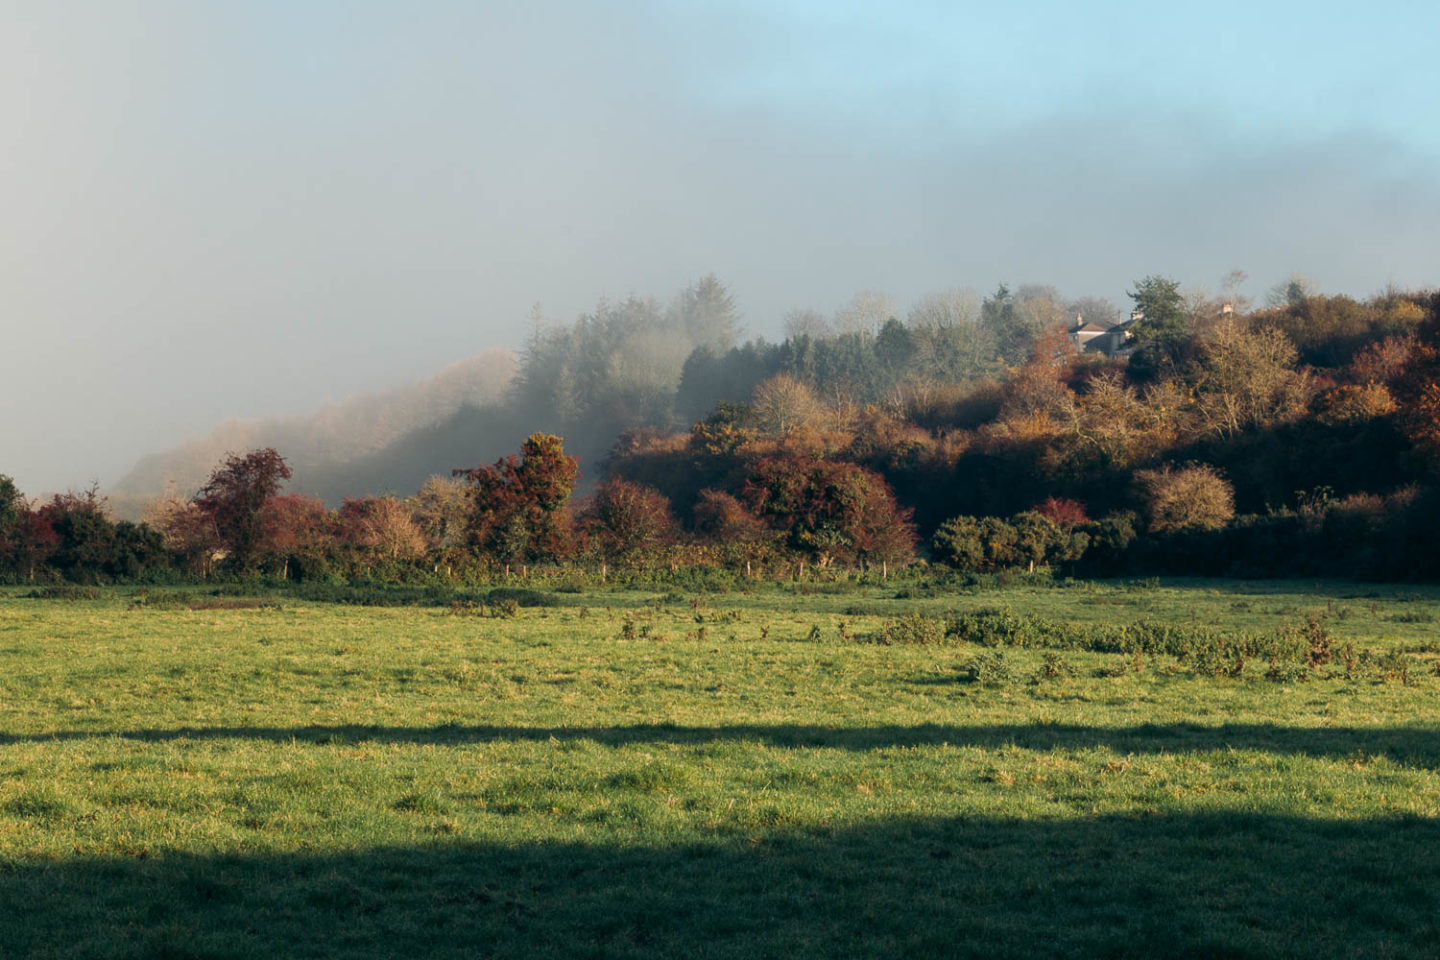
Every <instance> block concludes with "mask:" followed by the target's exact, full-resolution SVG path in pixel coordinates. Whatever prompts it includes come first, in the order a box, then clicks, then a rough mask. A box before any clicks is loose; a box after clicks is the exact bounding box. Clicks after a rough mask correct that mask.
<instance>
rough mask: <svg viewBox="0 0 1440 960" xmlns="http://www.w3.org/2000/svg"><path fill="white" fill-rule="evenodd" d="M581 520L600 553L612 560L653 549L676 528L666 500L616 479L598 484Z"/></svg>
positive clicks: (645, 489) (646, 489) (649, 491)
mask: <svg viewBox="0 0 1440 960" xmlns="http://www.w3.org/2000/svg"><path fill="white" fill-rule="evenodd" d="M582 520H583V523H584V526H585V529H586V531H587V532H588V533H589V534H590V536H591V537H592V538H593V539H594V541H595V543H596V544H597V545H598V546H599V547H600V549H601V551H602V552H603V553H604V554H605V555H606V556H608V557H612V558H615V559H625V558H630V557H634V556H635V555H637V554H639V553H641V552H643V551H645V550H653V549H655V548H656V547H659V546H661V545H662V544H664V543H665V542H667V541H668V540H670V539H671V538H672V537H673V536H674V533H675V529H676V528H675V517H674V516H673V515H672V514H671V512H670V501H669V500H667V499H665V497H663V496H662V495H661V494H660V493H659V492H658V491H656V490H654V489H652V488H650V487H646V486H642V485H641V484H638V483H631V482H630V481H628V480H620V479H616V478H611V479H608V480H606V481H605V482H603V483H601V484H600V486H599V487H598V488H597V489H596V491H595V496H594V498H593V499H592V500H591V501H590V504H589V506H588V508H587V509H586V511H585V513H584V516H583V518H582Z"/></svg>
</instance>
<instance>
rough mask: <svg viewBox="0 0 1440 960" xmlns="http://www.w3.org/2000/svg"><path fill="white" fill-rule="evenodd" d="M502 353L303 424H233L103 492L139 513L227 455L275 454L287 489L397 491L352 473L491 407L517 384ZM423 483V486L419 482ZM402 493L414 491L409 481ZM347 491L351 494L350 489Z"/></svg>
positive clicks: (141, 466)
mask: <svg viewBox="0 0 1440 960" xmlns="http://www.w3.org/2000/svg"><path fill="white" fill-rule="evenodd" d="M515 370H516V360H515V356H514V354H512V353H510V352H509V351H507V350H487V351H485V352H483V353H479V354H476V355H475V356H473V357H470V358H468V359H466V360H462V361H460V362H458V363H454V364H451V365H450V366H448V367H445V368H444V369H443V370H441V371H439V372H438V373H436V374H434V375H433V376H431V377H428V378H426V379H424V380H421V381H419V382H417V383H412V384H408V385H406V386H401V387H395V388H391V389H388V390H381V391H377V392H375V393H369V394H361V395H359V396H356V397H351V398H349V399H347V400H343V401H340V402H337V403H332V404H327V405H326V406H324V407H322V408H321V409H319V410H317V411H315V412H313V413H310V414H305V415H302V416H296V417H285V418H275V419H268V420H231V421H227V422H226V423H223V424H221V425H220V426H218V427H216V428H215V429H214V430H213V431H212V432H211V433H209V434H208V435H206V436H204V437H201V438H199V439H195V440H191V441H189V442H187V443H184V444H182V445H180V446H178V447H175V448H174V449H171V450H166V451H164V452H161V453H154V454H150V455H148V456H145V457H143V458H141V460H140V461H139V462H138V463H137V464H136V465H135V468H134V469H133V470H131V471H130V473H128V474H127V475H126V476H125V477H124V478H123V479H122V480H120V482H119V483H117V484H115V486H114V487H113V488H111V489H110V490H109V491H107V492H108V494H109V497H110V503H111V505H112V507H113V508H114V509H115V510H116V512H117V513H119V514H122V515H123V514H127V513H132V512H138V508H139V507H140V505H142V504H143V503H144V502H145V501H147V500H149V499H151V498H153V497H156V496H159V495H161V494H163V493H165V492H167V491H170V490H173V491H175V492H177V493H179V494H181V495H187V496H188V495H189V494H191V493H193V492H194V491H195V490H196V489H198V488H199V487H200V486H201V485H202V484H203V483H204V482H205V480H206V478H207V477H208V476H209V474H210V471H211V470H212V469H213V468H214V466H215V464H216V463H217V462H218V461H219V460H220V459H222V458H223V457H224V456H225V455H226V454H227V453H230V452H232V451H234V452H238V451H245V450H252V449H255V448H257V447H274V448H275V449H276V450H279V451H280V452H281V453H282V454H283V455H284V456H285V457H286V459H287V460H288V461H289V463H290V466H291V468H292V469H293V470H294V471H295V478H294V481H293V482H292V484H291V488H292V489H294V490H298V491H305V492H312V493H316V494H318V495H321V496H324V497H325V498H326V499H329V500H338V499H340V498H341V497H343V496H346V495H351V494H362V493H368V492H372V491H371V486H370V485H371V484H374V485H377V486H376V488H377V489H382V488H384V487H386V486H388V485H392V484H394V485H397V486H398V485H399V483H398V478H390V477H388V476H384V475H383V474H384V471H383V470H382V471H378V472H377V471H375V470H363V471H357V472H355V473H351V472H350V471H347V470H345V469H342V468H343V467H345V466H346V465H348V464H356V463H362V462H367V461H369V460H371V459H372V458H374V457H375V455H376V454H377V453H379V452H380V451H382V450H385V449H386V448H387V447H390V446H391V445H392V444H395V443H396V442H397V441H399V440H400V439H401V438H403V437H406V436H408V435H410V434H414V433H417V432H423V431H426V430H427V429H431V428H434V427H437V426H438V425H440V424H442V423H445V422H447V421H449V420H450V419H451V418H453V417H454V416H455V415H456V414H457V413H458V412H459V411H460V410H461V409H463V408H478V407H482V406H485V405H487V404H493V403H496V402H497V401H498V400H499V399H500V397H501V396H502V394H503V393H504V391H505V389H506V388H507V387H508V386H509V384H510V382H511V380H512V379H513V378H514V376H515ZM422 479H423V478H422ZM404 483H405V484H406V486H405V487H404V488H405V489H409V488H410V487H412V486H413V484H411V483H410V479H409V477H408V475H407V476H406V477H405V478H404ZM352 487H353V489H352Z"/></svg>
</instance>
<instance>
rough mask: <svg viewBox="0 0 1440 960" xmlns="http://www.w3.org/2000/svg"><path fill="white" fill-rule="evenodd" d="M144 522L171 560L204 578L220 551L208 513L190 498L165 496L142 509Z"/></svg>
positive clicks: (192, 573)
mask: <svg viewBox="0 0 1440 960" xmlns="http://www.w3.org/2000/svg"><path fill="white" fill-rule="evenodd" d="M144 522H145V523H146V524H148V525H149V526H150V527H151V528H152V529H154V530H158V531H159V532H160V535H161V537H162V540H163V542H164V545H165V549H166V550H168V551H169V552H170V554H171V556H172V557H173V558H174V562H175V563H177V564H179V566H180V567H181V568H182V569H183V570H184V571H185V572H187V573H189V574H190V575H192V576H198V577H200V578H202V579H203V578H206V577H208V576H210V573H211V571H212V570H213V569H214V566H215V562H216V560H217V559H218V558H219V556H220V555H221V554H222V553H223V551H222V550H221V545H220V535H219V533H218V532H217V531H216V530H215V523H214V520H213V519H212V518H211V516H210V515H209V514H208V513H206V512H205V511H204V510H202V509H201V508H200V507H199V506H198V505H197V504H196V503H195V502H194V501H193V500H182V499H181V498H179V497H176V496H173V495H172V496H165V497H161V498H160V499H158V500H156V501H155V502H154V503H152V504H150V506H149V507H148V508H146V510H145V516H144Z"/></svg>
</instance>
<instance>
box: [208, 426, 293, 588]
mask: <svg viewBox="0 0 1440 960" xmlns="http://www.w3.org/2000/svg"><path fill="white" fill-rule="evenodd" d="M289 479H290V467H289V466H288V465H287V464H286V463H285V458H284V457H282V456H280V454H278V453H276V452H275V449H274V448H273V447H266V448H265V449H263V450H252V451H250V452H249V453H247V454H244V455H243V456H242V455H240V454H234V453H232V454H231V455H230V456H228V457H226V458H225V461H224V462H223V463H221V464H220V466H218V467H216V468H215V472H214V473H212V474H210V480H209V481H208V482H207V483H206V484H205V486H203V487H201V488H200V492H199V493H198V494H196V495H195V506H196V507H198V508H199V509H200V511H201V512H202V513H203V514H204V515H205V516H206V517H207V518H208V519H209V520H210V522H211V523H212V524H213V525H214V528H215V533H216V535H217V536H218V537H219V539H220V542H221V543H222V544H223V545H224V546H225V549H226V550H228V551H229V555H230V556H229V559H230V561H231V562H232V563H234V564H235V565H236V566H237V567H239V568H240V569H241V570H242V571H249V570H253V569H254V568H255V564H256V563H257V562H258V561H259V559H260V556H261V554H262V553H263V550H264V546H265V521H264V509H265V505H266V504H267V503H268V502H269V501H270V499H271V498H272V497H274V496H275V495H277V494H278V493H279V492H280V487H281V485H282V484H284V482H285V481H286V480H289Z"/></svg>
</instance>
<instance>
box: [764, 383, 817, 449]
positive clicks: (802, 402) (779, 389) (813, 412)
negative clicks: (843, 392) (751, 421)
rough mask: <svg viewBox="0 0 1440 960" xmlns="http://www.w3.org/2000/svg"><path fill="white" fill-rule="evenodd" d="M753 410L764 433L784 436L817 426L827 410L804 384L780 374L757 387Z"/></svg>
mask: <svg viewBox="0 0 1440 960" xmlns="http://www.w3.org/2000/svg"><path fill="white" fill-rule="evenodd" d="M751 409H752V411H753V415H754V418H755V422H756V424H757V425H758V426H759V427H760V429H761V430H763V431H765V432H766V433H770V434H775V435H778V436H782V437H783V436H785V435H787V434H791V433H794V432H795V431H797V430H799V429H801V428H803V427H812V428H813V427H815V426H816V424H817V423H818V422H819V421H820V420H821V418H822V416H823V414H824V410H825V407H824V405H823V404H822V403H821V402H820V400H819V399H818V398H817V397H816V396H815V392H814V391H813V390H811V389H810V388H809V387H808V386H806V385H805V384H804V383H803V382H802V381H800V380H797V379H795V378H794V377H791V376H788V375H786V374H783V373H778V374H776V375H775V376H773V377H771V378H770V379H769V380H766V381H765V382H764V383H762V384H760V386H758V387H756V388H755V402H754V403H753V404H752V406H751Z"/></svg>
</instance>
